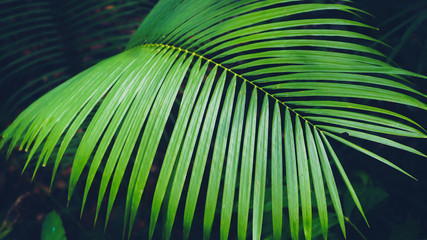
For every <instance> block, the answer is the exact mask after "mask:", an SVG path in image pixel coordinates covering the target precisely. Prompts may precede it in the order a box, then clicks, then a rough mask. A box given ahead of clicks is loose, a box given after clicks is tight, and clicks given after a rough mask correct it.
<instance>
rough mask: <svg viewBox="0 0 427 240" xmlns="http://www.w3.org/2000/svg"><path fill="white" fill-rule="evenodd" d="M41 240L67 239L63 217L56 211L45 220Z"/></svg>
mask: <svg viewBox="0 0 427 240" xmlns="http://www.w3.org/2000/svg"><path fill="white" fill-rule="evenodd" d="M41 240H67V237H66V236H65V230H64V226H63V225H62V220H61V217H60V216H59V214H58V213H56V212H55V211H52V212H50V213H49V214H48V215H46V217H45V218H44V220H43V227H42V237H41Z"/></svg>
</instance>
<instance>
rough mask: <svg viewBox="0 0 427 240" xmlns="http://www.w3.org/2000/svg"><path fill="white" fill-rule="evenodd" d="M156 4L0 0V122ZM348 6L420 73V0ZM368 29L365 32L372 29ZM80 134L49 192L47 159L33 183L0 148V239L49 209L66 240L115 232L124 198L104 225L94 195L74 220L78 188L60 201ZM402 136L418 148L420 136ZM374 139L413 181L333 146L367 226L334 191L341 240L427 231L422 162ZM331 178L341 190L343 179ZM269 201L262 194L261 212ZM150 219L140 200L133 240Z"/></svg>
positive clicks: (423, 33) (425, 28) (417, 235)
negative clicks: (343, 224) (343, 227)
mask: <svg viewBox="0 0 427 240" xmlns="http://www.w3.org/2000/svg"><path fill="white" fill-rule="evenodd" d="M155 2H156V1H155V0H123V1H120V0H85V1H78V0H0V43H1V45H0V113H1V114H0V129H1V130H2V129H4V128H5V126H7V125H8V124H10V122H11V121H12V120H13V118H14V117H15V116H16V115H17V114H18V113H19V112H20V111H22V110H23V109H24V108H25V107H26V106H28V104H30V103H31V102H32V101H34V100H35V99H37V98H38V97H39V96H41V95H43V94H44V93H46V92H47V91H49V90H50V89H52V88H54V87H55V86H57V85H58V84H60V83H62V82H64V81H65V80H67V79H68V78H70V77H71V76H73V75H75V74H77V73H79V72H81V71H82V70H84V69H86V68H88V67H90V66H92V65H94V64H96V63H97V62H99V61H101V60H103V59H105V58H107V57H110V56H113V55H115V54H117V53H118V52H120V51H122V50H123V49H124V48H125V45H126V43H127V42H128V40H129V39H130V36H131V34H132V33H133V32H134V31H135V29H136V28H137V27H138V25H139V23H140V22H141V21H142V19H143V18H144V16H145V15H146V14H147V13H148V12H149V10H150V9H151V8H152V6H154V4H155ZM334 2H342V1H334ZM353 4H354V5H355V6H356V7H358V8H361V9H363V10H366V11H368V12H369V13H371V14H372V15H373V17H372V18H369V17H366V18H365V19H364V20H363V21H365V23H368V24H370V25H372V26H375V27H378V28H379V31H377V32H376V33H375V34H376V35H375V36H373V37H376V38H378V39H381V40H382V41H383V42H385V43H387V44H388V45H390V46H391V47H390V48H388V47H385V46H376V47H378V48H379V49H380V50H381V51H382V52H384V53H385V54H386V55H387V56H388V57H389V61H390V62H393V63H394V64H396V65H398V66H400V67H402V68H404V69H407V70H411V71H414V72H417V73H421V74H424V75H427V1H426V0H405V1H401V0H355V1H354V3H353ZM369 34H371V35H372V32H370V33H369ZM413 82H414V84H415V86H416V88H417V89H419V90H420V91H421V92H424V93H425V92H427V83H426V82H425V80H424V81H423V80H421V79H413ZM407 111H409V112H410V115H411V116H413V118H414V120H416V121H417V120H418V122H421V123H425V122H426V121H425V119H427V116H426V113H423V112H421V111H420V110H416V109H407ZM81 136H82V131H81V132H80V133H79V134H77V138H76V139H75V141H74V145H73V146H72V147H70V148H69V149H68V151H69V152H68V155H67V156H69V157H65V158H64V160H63V164H62V166H61V169H60V174H58V175H57V177H56V180H55V182H54V185H53V187H52V190H51V191H49V185H50V176H51V171H52V166H47V167H46V168H45V169H43V170H41V171H39V173H38V175H37V176H36V179H35V181H33V182H32V181H31V178H32V175H31V174H30V173H27V172H24V173H23V175H21V169H22V165H23V162H24V160H25V157H26V155H25V153H14V154H13V155H12V157H11V158H10V159H9V160H8V161H7V162H6V161H4V160H3V158H4V155H1V158H2V159H0V221H1V223H0V239H28V236H34V238H33V237H32V238H31V239H37V238H38V236H41V231H42V223H43V219H44V218H45V216H46V215H47V214H48V213H49V212H51V211H52V210H56V211H57V212H58V214H59V215H60V216H61V218H62V221H63V225H64V228H65V231H66V235H67V239H121V234H122V229H123V226H122V225H123V220H122V216H123V214H122V211H123V209H121V207H122V206H124V204H123V203H120V201H123V200H124V199H119V200H118V201H119V202H118V203H117V205H116V206H117V207H116V208H115V210H114V212H113V213H112V217H111V220H110V221H111V223H110V224H109V228H108V229H107V230H106V232H104V230H103V228H102V226H103V225H104V224H103V223H102V222H100V223H98V224H97V225H96V226H95V227H94V226H93V217H94V211H95V206H96V200H95V199H89V200H88V205H87V206H88V207H87V209H88V210H87V211H86V212H85V214H84V215H83V217H82V219H80V216H79V215H80V204H81V198H82V196H80V195H79V194H78V192H79V191H76V193H75V194H74V195H73V199H72V200H71V203H70V206H69V207H66V201H67V189H66V186H67V183H68V177H69V174H70V170H71V169H70V163H71V161H72V156H73V154H72V153H73V149H76V148H77V144H78V142H79V137H81ZM403 141H407V142H406V144H408V145H410V146H412V147H414V148H416V149H420V150H421V151H422V152H426V151H425V149H426V140H411V139H409V140H403ZM375 147H376V148H378V149H376V151H377V152H381V153H383V155H384V156H385V157H389V156H392V159H394V160H395V163H396V164H397V165H399V166H400V167H402V168H403V169H405V170H406V171H408V172H409V173H411V174H412V175H413V176H415V177H417V178H418V180H419V181H418V182H415V181H413V180H412V179H410V178H408V177H406V176H404V175H402V174H399V173H398V172H396V171H393V170H392V169H391V168H387V167H384V166H381V164H380V163H377V162H376V161H373V160H371V159H368V158H367V157H366V156H363V155H361V154H358V153H356V152H354V151H349V150H348V149H346V148H345V147H342V148H341V149H340V153H339V154H340V155H342V156H346V157H345V159H346V161H344V162H343V165H344V167H345V169H347V172H348V173H349V175H350V176H349V177H350V178H351V179H350V180H352V183H353V184H354V187H355V189H356V191H357V193H358V195H359V198H360V200H361V203H362V205H363V207H364V209H365V212H366V214H367V218H368V221H369V224H370V228H368V227H367V226H366V224H365V223H364V221H363V219H362V217H361V216H360V214H358V213H357V212H356V211H354V204H353V202H352V200H351V197H350V196H349V194H348V193H346V192H345V191H341V192H342V193H343V194H342V195H341V199H342V201H343V207H344V214H345V216H346V217H347V218H346V221H347V225H348V237H347V239H389V240H400V239H405V240H412V239H413V240H416V239H427V218H426V217H425V216H427V194H426V192H427V174H426V172H427V161H425V159H422V158H421V157H417V156H412V155H408V154H402V153H401V152H398V151H392V150H390V149H388V148H387V149H385V148H384V149H381V148H383V146H381V145H377V146H375ZM152 171H153V172H154V173H155V172H158V169H156V167H155V166H154V167H153V169H152ZM150 181H151V182H149V183H148V187H149V188H151V189H152V190H151V191H148V192H152V191H153V188H154V186H155V181H154V180H152V179H151V180H150ZM95 182H96V181H95ZM338 184H340V185H341V186H342V189H343V190H344V189H345V188H344V186H343V183H342V182H338ZM94 192H96V191H94ZM145 195H146V196H144V198H143V200H142V201H143V203H142V204H144V202H147V201H150V200H149V199H150V194H145ZM91 200H92V201H91ZM267 200H268V198H267ZM268 204H269V203H268V201H267V203H266V211H268ZM270 211H271V208H270ZM332 217H333V216H332ZM99 219H102V218H99ZM148 219H149V209H148V208H145V209H144V208H143V209H142V210H140V217H139V221H138V222H137V223H136V225H135V228H134V232H133V236H132V238H135V239H144V238H145V237H146V236H147V231H148ZM195 224H198V223H195ZM264 224H265V225H266V227H265V231H266V232H268V231H269V228H268V224H271V220H269V218H268V217H266V219H265V223H264ZM286 224H287V223H286V222H285V225H286ZM316 224H317V225H316ZM177 225H178V227H177V229H180V228H179V223H178V224H177ZM330 225H331V229H330V234H329V239H342V238H343V237H342V234H341V233H340V230H339V227H337V225H336V221H334V220H332V219H331V220H330ZM316 227H317V230H318V234H316ZM176 231H178V230H176ZM313 231H314V234H313V236H316V235H317V238H318V239H321V231H320V225H319V223H318V222H317V223H316V222H315V223H314V225H313ZM158 235H161V234H158ZM268 235H269V234H268V233H266V236H268ZM173 236H177V237H178V238H180V237H181V234H180V233H179V232H178V233H176V234H175V235H173ZM301 236H302V234H301Z"/></svg>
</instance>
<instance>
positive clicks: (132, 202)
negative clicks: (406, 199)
mask: <svg viewBox="0 0 427 240" xmlns="http://www.w3.org/2000/svg"><path fill="white" fill-rule="evenodd" d="M82 4H83V3H82ZM334 14H337V15H339V16H341V18H338V17H333V18H331V17H328V16H330V15H334ZM359 14H365V13H364V12H363V11H360V10H358V9H356V8H353V7H351V6H347V5H342V4H320V3H309V2H306V1H298V0H265V1H258V0H245V1H233V0H224V1H213V0H212V1H207V0H205V1H196V0H183V1H173V0H162V1H160V2H159V3H158V4H157V5H156V7H155V8H154V9H153V10H152V11H151V13H150V14H149V15H148V16H147V17H146V19H145V20H144V21H143V23H142V24H141V25H140V27H139V29H138V30H137V32H136V33H135V34H134V36H133V37H132V39H131V40H130V42H129V44H128V47H127V50H126V51H124V52H122V53H120V54H118V55H116V56H114V57H111V58H109V59H107V60H104V61H102V62H100V63H98V64H97V65H95V66H94V67H92V68H89V69H88V70H86V71H84V72H82V73H80V74H78V75H77V76H75V77H73V78H71V79H70V80H68V81H66V82H65V83H64V84H62V85H60V86H59V87H57V88H55V89H54V90H52V91H51V92H49V93H48V94H46V95H45V96H43V97H41V98H40V99H39V100H37V101H36V102H34V103H33V104H32V105H31V106H30V107H28V108H27V109H26V110H24V111H23V112H22V113H21V115H19V116H18V117H17V119H16V120H15V121H14V122H13V123H12V124H11V125H10V126H9V127H8V128H7V129H6V130H5V131H4V132H3V137H4V139H3V140H2V142H1V143H0V148H2V147H4V146H5V145H6V144H7V143H9V142H10V143H9V153H11V151H12V150H13V148H14V147H15V146H21V148H23V147H25V149H28V150H29V149H30V148H31V152H30V157H29V159H28V161H27V164H28V163H29V162H30V161H31V158H32V156H33V155H34V153H35V151H37V149H39V148H43V149H42V154H41V156H40V158H39V161H38V163H37V165H36V169H35V171H34V173H35V172H36V171H37V168H38V167H39V165H40V164H44V165H45V164H46V163H47V162H48V161H49V159H50V155H51V153H52V151H53V150H54V147H55V146H56V144H60V147H59V153H58V155H57V157H56V159H55V167H57V166H58V165H59V163H60V161H61V158H62V156H63V153H64V151H65V150H66V149H67V147H68V145H69V143H70V141H71V139H72V138H73V136H74V135H75V133H76V130H77V129H78V128H79V127H80V126H81V125H82V123H83V121H84V120H85V119H86V118H87V117H88V115H89V113H91V112H94V116H93V118H92V119H91V121H90V124H89V125H88V126H87V128H86V129H85V134H84V136H83V138H82V140H81V142H80V145H79V147H78V149H77V151H76V154H75V159H74V162H73V169H72V173H71V176H70V186H69V196H71V195H72V194H73V192H74V189H75V187H76V185H77V183H78V181H79V180H80V178H81V177H82V174H83V172H84V170H85V168H86V167H87V165H90V167H89V168H88V171H89V172H88V176H87V180H86V185H85V186H86V187H85V192H84V200H83V207H82V211H83V208H84V205H85V201H86V197H87V195H88V193H89V191H90V187H91V185H92V183H93V181H94V177H95V175H96V173H97V171H98V169H99V168H100V166H101V165H103V166H105V167H104V170H103V172H102V179H101V187H100V190H99V195H98V205H97V213H96V215H97V216H98V213H99V210H100V207H101V203H102V201H103V199H104V196H105V194H106V193H107V189H108V186H109V185H110V184H111V188H110V193H109V197H108V207H107V219H108V218H109V216H110V213H111V209H112V207H113V205H114V201H115V199H116V197H117V193H118V190H119V186H120V184H121V183H122V181H123V178H124V177H126V176H125V171H126V169H127V168H128V165H130V166H131V167H129V168H130V169H131V174H130V180H129V185H128V188H127V195H126V207H125V219H124V221H125V226H126V227H128V230H129V233H130V231H131V229H132V226H133V224H134V221H135V219H136V216H137V210H138V208H139V205H140V202H141V198H142V196H143V194H144V191H145V189H146V185H147V181H148V178H149V177H150V169H151V167H152V166H153V164H154V161H155V159H156V154H157V153H158V152H159V151H160V150H159V146H160V145H161V144H163V142H162V141H161V139H162V135H163V133H164V132H167V131H169V129H168V127H167V126H168V119H169V116H177V118H176V121H175V122H174V125H173V130H172V134H171V137H170V139H169V140H168V144H167V149H166V154H165V156H164V157H163V158H162V162H161V164H162V166H161V171H160V175H159V178H158V180H157V186H156V189H155V192H154V198H153V205H152V209H151V211H152V212H151V218H150V219H151V222H150V231H149V238H153V236H154V234H155V228H156V223H157V220H158V218H159V214H160V211H161V209H162V205H164V207H165V208H164V211H165V213H166V214H165V215H166V219H165V226H164V228H163V232H164V235H165V236H164V237H166V238H167V239H169V238H170V237H171V233H172V229H173V226H174V221H175V218H176V216H179V214H178V215H177V209H178V207H179V204H180V201H181V199H182V201H184V202H185V207H184V215H183V217H184V222H183V223H184V231H183V232H184V238H188V237H189V236H190V231H191V226H192V223H193V221H194V219H193V218H194V215H195V211H196V209H197V207H198V205H197V201H198V198H199V195H200V193H201V191H200V189H201V187H202V182H203V179H204V178H205V179H207V195H206V196H207V197H206V203H205V209H204V213H205V215H204V223H203V228H204V229H203V236H204V238H205V239H208V238H210V234H211V231H212V226H213V222H214V220H215V212H216V208H217V206H218V207H219V208H220V210H218V212H220V214H221V215H220V218H219V219H218V220H219V223H220V237H221V239H227V238H228V237H229V236H230V234H234V233H233V231H231V230H232V229H234V227H233V226H234V225H233V223H234V221H233V219H234V217H233V216H234V215H235V217H236V219H237V223H236V225H237V238H239V239H245V238H246V237H247V236H248V234H252V237H253V238H256V239H260V238H261V236H262V234H263V232H262V222H263V212H264V210H263V204H264V199H265V195H267V194H268V195H271V198H272V210H273V215H272V220H273V233H274V235H273V236H274V238H276V239H280V238H282V232H283V229H282V223H283V216H286V215H289V220H290V232H291V236H292V238H293V239H298V237H299V228H300V227H299V225H300V219H302V226H303V230H304V235H305V238H306V239H311V236H312V233H311V232H312V211H313V207H312V197H311V191H312V189H313V190H314V196H315V202H316V204H317V207H316V208H317V211H318V213H319V218H320V223H321V228H322V233H323V236H324V238H326V237H327V231H328V228H329V227H328V211H327V207H326V190H325V184H324V183H326V187H327V189H328V192H329V195H330V197H331V200H332V204H333V207H334V209H335V213H336V216H337V218H338V222H339V224H340V227H341V229H342V231H343V233H344V235H345V225H344V215H343V211H342V207H341V203H340V198H339V195H338V190H337V186H336V183H335V178H334V175H333V171H332V167H333V166H336V168H337V169H338V172H339V173H340V175H341V177H342V178H343V180H344V182H345V184H346V186H347V188H348V190H349V191H350V193H351V196H352V198H353V200H354V202H355V204H356V206H357V207H358V209H359V211H360V212H361V214H362V216H363V217H365V215H364V213H363V210H362V206H361V204H360V202H359V200H358V198H357V195H356V193H355V191H354V189H353V187H352V185H351V183H350V181H349V179H348V177H347V175H346V173H345V171H344V168H343V167H342V166H341V164H340V161H339V159H338V156H337V155H336V154H335V152H334V149H333V147H332V145H331V144H330V143H329V140H328V138H327V137H329V139H334V140H336V141H338V142H341V143H343V144H344V145H347V146H349V147H351V148H353V149H355V150H357V151H360V152H362V153H365V154H367V155H368V156H370V157H373V158H374V159H376V160H378V161H380V162H383V163H384V164H386V165H389V166H391V167H393V168H395V169H396V170H398V171H400V172H402V173H404V174H407V175H409V174H408V173H406V172H405V171H404V170H402V169H400V168H399V167H397V166H396V165H394V164H393V163H392V162H390V161H389V160H387V159H384V158H383V157H381V156H379V155H377V154H376V153H373V152H371V151H369V150H367V149H365V148H364V147H363V146H362V145H359V143H358V142H355V141H354V140H353V139H345V138H343V137H341V136H339V135H340V134H342V133H347V134H349V136H350V137H355V138H357V139H363V140H369V141H373V142H377V143H381V144H385V145H388V146H391V147H394V148H398V149H401V150H404V151H407V152H412V153H414V154H418V155H421V156H425V155H424V154H423V153H421V152H419V151H417V150H415V149H413V148H411V147H409V146H406V145H404V144H401V143H398V142H396V141H394V140H390V139H388V138H389V137H390V135H395V136H405V137H415V138H425V137H426V135H425V130H424V129H423V128H422V127H421V126H420V125H419V124H417V123H415V122H414V121H413V120H411V119H410V118H408V117H406V116H404V115H402V114H401V113H397V112H395V111H394V110H391V109H395V107H396V105H405V106H409V107H415V108H420V109H423V110H425V109H427V105H426V104H425V100H426V99H425V95H424V94H423V93H420V92H418V91H416V90H414V89H413V88H412V87H411V86H410V84H409V83H408V80H406V77H408V76H411V77H423V76H421V75H418V74H415V73H411V72H408V71H405V70H402V69H399V68H395V67H393V66H391V65H389V64H387V63H386V62H384V60H385V57H384V55H383V54H381V53H380V52H378V51H377V50H375V49H372V48H370V47H368V45H369V44H370V43H372V42H378V41H377V40H375V39H372V38H371V37H369V36H367V35H365V34H362V33H361V32H363V31H365V30H366V31H367V29H370V27H369V26H366V25H364V24H362V23H358V22H357V21H356V20H354V19H355V18H357V17H358V16H359ZM76 28H78V24H77V25H76ZM361 29H365V30H363V31H361ZM423 78H425V77H423ZM236 89H239V91H238V93H236V92H235V91H236ZM175 102H179V103H180V104H179V107H174V103H175ZM381 103H383V104H381ZM98 105H99V108H96V106H98ZM270 106H273V107H272V108H270ZM270 111H273V114H270ZM270 115H272V118H270V117H269V116H270ZM282 119H283V120H282ZM302 123H303V124H302ZM270 126H271V127H270ZM282 127H283V129H282ZM270 136H271V137H270ZM213 139H215V140H214V141H213ZM210 153H211V154H210ZM331 160H332V162H331ZM283 161H284V162H283ZM89 163H90V164H89ZM156 164H157V163H156ZM224 166H225V170H223V168H224ZM268 167H269V168H270V169H271V171H270V174H267V173H268V172H269V171H267V169H268ZM283 167H285V169H283ZM224 171H225V172H224ZM283 171H285V176H283ZM223 172H224V173H223ZM409 176H410V175H409ZM222 177H223V180H222ZM267 179H271V188H267V187H266V185H267V184H270V183H269V182H268V181H267ZM284 180H285V182H286V186H287V188H286V189H287V193H286V194H287V196H288V197H287V199H288V204H287V206H288V214H284V213H285V212H286V211H283V206H284V205H285V204H283V183H284ZM110 182H111V183H110ZM186 182H188V184H189V186H188V190H187V188H185V185H186ZM221 182H223V184H222V186H223V187H222V188H221ZM168 189H170V192H169V193H168V197H167V198H165V195H166V193H167V191H168ZM220 189H222V191H220ZM266 189H271V191H266ZM236 194H237V196H236V197H235V195H236ZM184 198H186V199H185V200H184ZM220 199H222V200H220ZM251 202H252V208H251ZM300 206H301V213H302V215H301V216H300V213H299V212H300V210H299V209H300ZM143 207H144V208H145V207H147V206H143ZM234 210H237V213H234ZM331 215H332V214H331ZM251 216H252V217H251ZM250 219H253V220H252V224H248V223H249V221H250ZM365 219H366V218H365ZM249 226H252V231H249V232H248V227H249ZM250 232H251V233H250Z"/></svg>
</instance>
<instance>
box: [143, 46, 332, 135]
mask: <svg viewBox="0 0 427 240" xmlns="http://www.w3.org/2000/svg"><path fill="white" fill-rule="evenodd" d="M136 47H157V48H158V47H162V48H172V49H174V50H178V51H180V52H185V53H187V54H192V55H194V56H196V57H199V58H202V59H204V60H205V61H207V62H211V63H213V64H215V65H217V66H218V67H220V68H222V69H224V70H225V71H227V72H229V73H231V74H233V75H234V76H236V77H238V78H240V79H242V80H243V81H245V82H247V83H248V84H250V85H252V86H253V87H254V88H255V89H257V90H259V91H261V92H263V93H265V94H266V95H267V96H268V97H270V98H272V99H274V100H275V101H277V102H278V103H280V104H282V105H283V106H284V107H285V108H287V109H289V110H290V111H292V112H293V113H294V114H295V115H296V116H297V117H299V118H301V119H303V120H304V121H306V122H307V123H308V124H310V125H311V126H313V127H314V128H315V129H317V130H318V131H321V132H323V131H324V130H321V129H319V128H318V127H317V126H316V125H315V124H313V123H312V122H310V121H309V120H308V119H306V118H305V117H304V116H303V115H301V114H300V113H298V112H297V111H295V110H294V109H292V108H291V107H289V106H288V105H287V104H286V103H285V102H283V101H281V100H280V99H278V98H277V97H275V96H274V95H273V94H271V93H269V92H268V91H267V90H265V89H264V88H262V87H260V86H258V85H256V84H255V83H254V82H251V81H249V80H248V79H246V78H245V77H244V76H242V75H240V74H238V73H236V72H234V71H233V70H232V69H230V68H227V67H225V66H223V65H222V64H220V63H217V62H215V61H214V60H212V59H209V58H207V57H205V56H203V55H200V54H197V53H195V52H192V51H189V50H188V49H183V48H180V47H176V46H173V45H168V44H160V43H147V44H143V45H139V46H136Z"/></svg>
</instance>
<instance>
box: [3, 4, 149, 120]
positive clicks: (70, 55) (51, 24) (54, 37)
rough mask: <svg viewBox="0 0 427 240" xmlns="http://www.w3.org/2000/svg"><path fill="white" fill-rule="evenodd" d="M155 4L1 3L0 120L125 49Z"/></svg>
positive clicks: (6, 118)
mask: <svg viewBox="0 0 427 240" xmlns="http://www.w3.org/2000/svg"><path fill="white" fill-rule="evenodd" d="M152 5H153V3H152V1H149V0H145V1H140V0H131V1H120V0H108V1H102V2H100V1H95V0H88V1H51V0H37V1H26V0H19V1H10V0H2V1H0V9H1V10H0V16H1V18H0V24H1V25H2V27H1V28H0V34H1V35H0V41H1V42H2V43H3V44H2V46H0V53H1V56H0V63H1V64H2V65H1V67H0V74H1V78H0V89H1V90H0V94H1V97H0V101H2V102H4V103H3V104H2V106H1V107H2V113H3V114H2V115H1V119H0V124H3V123H4V122H8V121H11V119H10V117H11V116H15V115H16V113H17V112H19V111H22V108H23V107H25V106H27V105H28V104H29V103H31V101H33V100H34V99H35V98H38V97H40V96H41V95H42V94H44V93H46V92H47V91H48V90H50V89H52V88H54V87H55V86H57V85H59V84H60V83H62V82H64V81H65V80H67V79H69V78H70V77H72V76H73V75H76V74H77V73H79V72H81V71H83V70H84V69H86V68H88V67H90V66H92V65H94V64H95V63H97V62H99V61H101V60H103V59H105V58H107V57H110V56H113V55H115V54H117V53H119V52H121V51H123V49H124V48H125V46H126V43H127V42H128V41H129V39H130V36H131V33H132V31H134V30H135V29H136V28H137V27H138V25H139V23H140V22H141V20H142V19H143V16H144V15H145V14H146V13H147V12H148V10H149V9H151V8H152ZM6 113H7V114H6Z"/></svg>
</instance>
